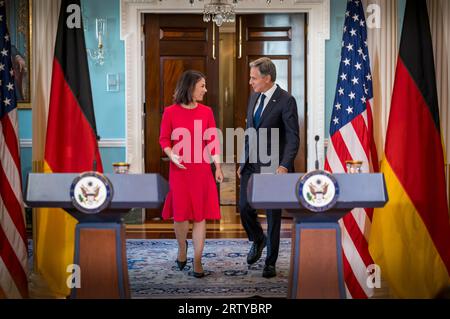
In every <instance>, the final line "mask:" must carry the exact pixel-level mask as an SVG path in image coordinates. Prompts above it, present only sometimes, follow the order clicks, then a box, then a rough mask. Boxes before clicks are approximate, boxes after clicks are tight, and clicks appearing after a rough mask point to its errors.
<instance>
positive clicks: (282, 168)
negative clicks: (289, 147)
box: [277, 166, 289, 175]
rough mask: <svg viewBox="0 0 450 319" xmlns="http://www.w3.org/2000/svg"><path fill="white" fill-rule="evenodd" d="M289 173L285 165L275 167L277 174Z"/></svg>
mask: <svg viewBox="0 0 450 319" xmlns="http://www.w3.org/2000/svg"><path fill="white" fill-rule="evenodd" d="M287 173H289V171H288V169H287V168H286V167H283V166H280V167H278V168H277V174H280V175H281V174H287Z"/></svg>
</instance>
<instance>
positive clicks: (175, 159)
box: [169, 152, 187, 169]
mask: <svg viewBox="0 0 450 319" xmlns="http://www.w3.org/2000/svg"><path fill="white" fill-rule="evenodd" d="M169 158H170V160H171V161H172V163H174V164H175V165H176V166H177V167H178V168H181V169H187V168H186V166H184V165H183V164H181V161H182V157H181V156H180V155H177V154H175V153H173V152H171V153H170V156H169Z"/></svg>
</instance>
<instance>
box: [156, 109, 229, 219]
mask: <svg viewBox="0 0 450 319" xmlns="http://www.w3.org/2000/svg"><path fill="white" fill-rule="evenodd" d="M160 133H161V134H160V137H159V144H160V145H161V148H162V149H163V150H164V149H165V148H166V147H171V148H172V150H173V152H174V153H175V154H178V155H180V156H181V157H182V159H183V160H182V162H181V163H182V164H183V165H184V166H185V167H186V168H187V169H186V170H183V169H180V168H178V167H177V166H176V165H175V164H174V163H172V162H170V171H169V193H168V194H167V198H166V201H165V203H164V208H163V212H162V217H163V219H165V220H166V219H170V218H172V217H173V219H174V221H175V222H184V221H195V222H201V221H203V220H205V219H207V220H214V219H220V208H219V198H218V194H217V187H216V183H215V180H214V176H213V173H212V170H211V164H210V163H211V162H212V160H210V156H213V155H216V154H220V153H219V152H220V142H219V139H218V137H217V129H216V123H215V121H214V115H213V112H212V110H211V108H209V107H207V106H205V105H202V104H198V105H197V107H196V108H195V109H186V108H184V107H182V106H181V105H178V104H175V105H171V106H169V107H167V108H166V109H165V110H164V114H163V117H162V121H161V132H160ZM171 137H172V139H171Z"/></svg>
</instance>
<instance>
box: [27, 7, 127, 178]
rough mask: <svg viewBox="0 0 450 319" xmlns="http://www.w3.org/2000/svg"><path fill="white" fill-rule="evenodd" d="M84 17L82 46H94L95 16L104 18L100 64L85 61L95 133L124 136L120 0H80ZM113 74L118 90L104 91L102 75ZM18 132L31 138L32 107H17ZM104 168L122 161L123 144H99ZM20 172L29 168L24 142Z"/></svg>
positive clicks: (29, 149) (104, 136)
mask: <svg viewBox="0 0 450 319" xmlns="http://www.w3.org/2000/svg"><path fill="white" fill-rule="evenodd" d="M81 3H82V9H83V18H84V21H85V30H86V33H85V37H86V47H87V48H89V49H95V48H96V47H97V42H96V37H95V18H96V17H99V18H104V19H106V20H107V36H106V38H105V39H104V45H105V52H106V60H105V64H104V65H103V66H98V65H95V63H94V62H93V61H92V60H91V59H88V61H89V71H90V77H91V85H92V96H93V101H94V109H95V116H96V122H97V130H98V134H99V136H100V137H101V138H102V139H115V140H117V139H119V140H121V141H124V140H125V83H124V79H125V76H124V75H125V52H124V43H123V41H121V40H120V27H119V24H120V18H119V14H120V0H95V1H92V0H91V1H89V0H82V1H81ZM108 73H111V74H117V75H118V76H119V81H120V84H119V85H120V90H119V92H107V88H106V75H107V74H108ZM19 136H20V139H21V140H22V141H23V140H31V139H32V111H31V110H19ZM100 152H101V155H102V162H103V167H104V170H105V172H107V173H108V172H112V163H114V162H122V161H125V157H126V154H125V148H124V147H102V148H101V149H100ZM21 163H22V175H23V179H24V180H25V178H26V175H27V173H28V172H30V171H31V169H32V149H31V147H30V146H29V145H28V146H27V147H22V148H21Z"/></svg>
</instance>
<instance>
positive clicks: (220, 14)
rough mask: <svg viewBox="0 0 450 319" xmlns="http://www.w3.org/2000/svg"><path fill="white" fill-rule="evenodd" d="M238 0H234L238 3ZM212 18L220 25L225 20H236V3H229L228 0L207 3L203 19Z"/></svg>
mask: <svg viewBox="0 0 450 319" xmlns="http://www.w3.org/2000/svg"><path fill="white" fill-rule="evenodd" d="M236 2H237V0H233V3H236ZM210 20H212V21H213V22H214V23H215V24H216V25H217V26H218V27H220V26H221V25H222V24H223V23H224V22H234V21H235V20H236V14H235V13H234V4H229V3H228V2H227V1H226V0H212V1H211V2H210V3H209V4H205V8H204V10H203V21H205V22H209V21H210Z"/></svg>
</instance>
